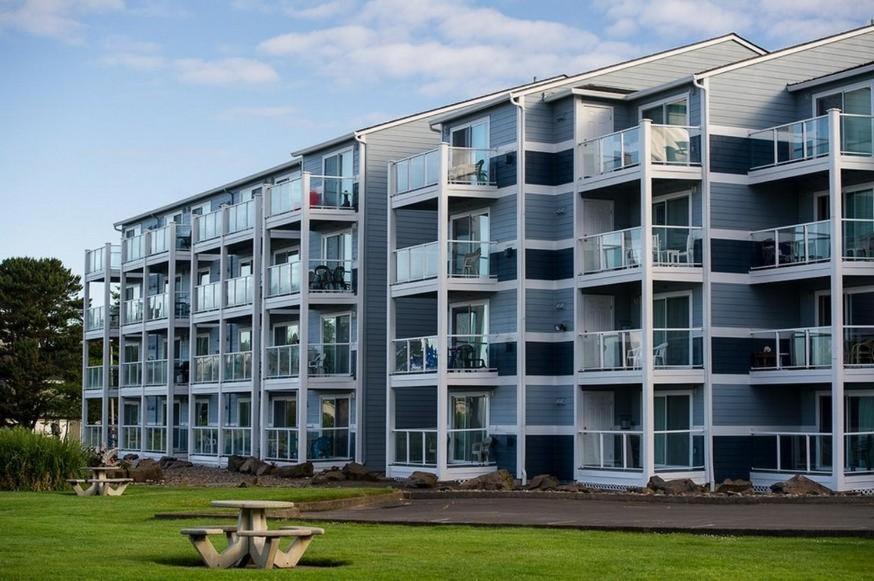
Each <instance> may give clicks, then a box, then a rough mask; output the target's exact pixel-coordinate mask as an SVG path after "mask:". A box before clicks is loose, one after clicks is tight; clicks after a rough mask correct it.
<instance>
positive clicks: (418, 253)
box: [394, 242, 440, 284]
mask: <svg viewBox="0 0 874 581" xmlns="http://www.w3.org/2000/svg"><path fill="white" fill-rule="evenodd" d="M439 261H440V246H439V244H438V243H437V242H427V243H425V244H418V245H416V246H407V247H406V248H401V249H399V250H395V280H394V281H395V283H397V284H400V283H404V282H413V281H417V280H427V279H429V278H436V277H437V274H438V273H439V267H438V263H439Z"/></svg>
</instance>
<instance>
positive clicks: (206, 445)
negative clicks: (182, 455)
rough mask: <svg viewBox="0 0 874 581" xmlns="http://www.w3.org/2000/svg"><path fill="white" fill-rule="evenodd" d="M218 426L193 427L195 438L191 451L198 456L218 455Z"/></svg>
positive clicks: (193, 436) (192, 432)
mask: <svg viewBox="0 0 874 581" xmlns="http://www.w3.org/2000/svg"><path fill="white" fill-rule="evenodd" d="M218 432H219V431H218V428H217V427H212V426H195V427H193V428H191V435H192V438H193V440H194V442H193V445H192V447H191V453H192V454H193V455H196V456H218V451H219V447H218Z"/></svg>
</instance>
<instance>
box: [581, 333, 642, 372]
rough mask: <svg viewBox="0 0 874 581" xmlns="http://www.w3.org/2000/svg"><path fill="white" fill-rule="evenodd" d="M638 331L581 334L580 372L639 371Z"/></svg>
mask: <svg viewBox="0 0 874 581" xmlns="http://www.w3.org/2000/svg"><path fill="white" fill-rule="evenodd" d="M640 340H641V331H640V330H639V329H634V330H625V331H600V332H597V333H581V334H580V348H581V351H582V371H616V370H623V371H627V370H632V369H640V365H641V361H640V359H641V358H640Z"/></svg>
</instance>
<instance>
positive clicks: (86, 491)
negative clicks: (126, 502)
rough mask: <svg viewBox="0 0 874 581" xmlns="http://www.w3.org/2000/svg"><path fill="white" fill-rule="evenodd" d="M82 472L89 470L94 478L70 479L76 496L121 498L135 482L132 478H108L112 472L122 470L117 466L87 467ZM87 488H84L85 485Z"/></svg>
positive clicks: (68, 481)
mask: <svg viewBox="0 0 874 581" xmlns="http://www.w3.org/2000/svg"><path fill="white" fill-rule="evenodd" d="M82 470H88V471H90V472H91V474H92V475H93V477H92V478H70V479H68V480H67V483H68V484H70V485H71V486H72V487H73V491H74V492H75V493H76V496H121V495H122V494H124V491H125V489H126V488H127V487H128V485H129V484H130V483H131V482H133V479H132V478H108V477H107V476H108V474H109V473H110V472H117V471H119V470H121V469H120V468H118V467H117V466H86V467H85V468H82ZM86 483H87V484H88V485H89V486H88V487H87V488H82V485H83V484H86Z"/></svg>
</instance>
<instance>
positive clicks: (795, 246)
mask: <svg viewBox="0 0 874 581" xmlns="http://www.w3.org/2000/svg"><path fill="white" fill-rule="evenodd" d="M750 236H751V238H752V240H753V243H754V244H755V254H754V256H755V257H756V260H755V261H754V263H753V267H752V269H753V270H761V269H768V268H782V267H787V266H799V265H803V264H812V263H817V262H823V261H827V260H829V259H830V258H831V223H830V222H829V221H828V220H820V221H818V222H807V223H805V224H794V225H792V226H783V227H780V228H769V229H767V230H759V231H756V232H753V233H752V234H751V235H750Z"/></svg>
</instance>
